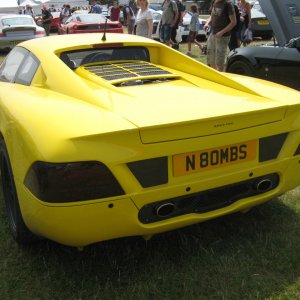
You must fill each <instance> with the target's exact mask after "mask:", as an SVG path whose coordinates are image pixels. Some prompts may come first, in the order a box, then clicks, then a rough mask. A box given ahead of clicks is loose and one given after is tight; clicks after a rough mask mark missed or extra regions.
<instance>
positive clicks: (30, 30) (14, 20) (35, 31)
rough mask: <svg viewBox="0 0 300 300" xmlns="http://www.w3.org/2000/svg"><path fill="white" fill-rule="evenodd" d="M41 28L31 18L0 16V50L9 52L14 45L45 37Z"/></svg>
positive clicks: (25, 16) (10, 15)
mask: <svg viewBox="0 0 300 300" xmlns="http://www.w3.org/2000/svg"><path fill="white" fill-rule="evenodd" d="M45 35H46V34H45V30H44V28H43V27H40V26H38V25H36V23H35V21H34V20H33V18H32V17H31V16H28V15H17V14H0V50H10V49H12V48H13V47H14V46H15V45H16V44H18V43H20V42H23V41H26V40H30V39H35V38H40V37H43V36H45Z"/></svg>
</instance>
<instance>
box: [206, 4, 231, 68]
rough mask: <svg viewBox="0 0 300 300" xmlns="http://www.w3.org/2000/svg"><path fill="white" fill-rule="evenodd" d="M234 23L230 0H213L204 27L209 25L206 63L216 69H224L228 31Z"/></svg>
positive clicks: (228, 38) (228, 37)
mask: <svg viewBox="0 0 300 300" xmlns="http://www.w3.org/2000/svg"><path fill="white" fill-rule="evenodd" d="M235 25H236V16H235V11H234V7H233V5H232V3H231V1H230V0H214V1H213V2H212V5H211V15H210V17H209V18H208V19H207V22H206V24H205V25H204V29H206V28H207V27H208V26H210V27H211V29H210V32H211V33H210V35H209V37H208V40H207V64H208V65H209V66H211V67H212V68H214V69H216V70H218V71H223V70H224V66H225V58H226V52H227V47H228V43H229V40H230V31H231V29H232V28H233V27H234V26H235Z"/></svg>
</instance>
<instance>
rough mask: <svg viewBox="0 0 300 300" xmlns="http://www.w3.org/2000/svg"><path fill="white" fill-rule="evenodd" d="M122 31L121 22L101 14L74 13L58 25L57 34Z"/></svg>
mask: <svg viewBox="0 0 300 300" xmlns="http://www.w3.org/2000/svg"><path fill="white" fill-rule="evenodd" d="M104 29H106V32H110V33H123V27H122V24H121V23H120V22H118V21H110V20H108V19H107V18H106V17H105V16H103V15H101V14H89V13H82V14H74V15H72V16H70V17H69V18H68V19H67V20H66V21H65V22H64V23H61V24H60V25H59V29H58V34H71V33H92V32H103V31H104Z"/></svg>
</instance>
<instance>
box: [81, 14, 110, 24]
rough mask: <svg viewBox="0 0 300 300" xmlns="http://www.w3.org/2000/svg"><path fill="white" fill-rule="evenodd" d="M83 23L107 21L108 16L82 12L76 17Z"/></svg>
mask: <svg viewBox="0 0 300 300" xmlns="http://www.w3.org/2000/svg"><path fill="white" fill-rule="evenodd" d="M76 19H77V21H79V22H82V23H105V21H106V18H105V17H104V16H102V15H100V14H89V15H88V14H82V15H78V16H77V17H76Z"/></svg>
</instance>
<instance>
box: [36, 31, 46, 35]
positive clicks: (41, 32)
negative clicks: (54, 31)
mask: <svg viewBox="0 0 300 300" xmlns="http://www.w3.org/2000/svg"><path fill="white" fill-rule="evenodd" d="M44 34H45V32H44V31H36V32H35V35H44Z"/></svg>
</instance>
